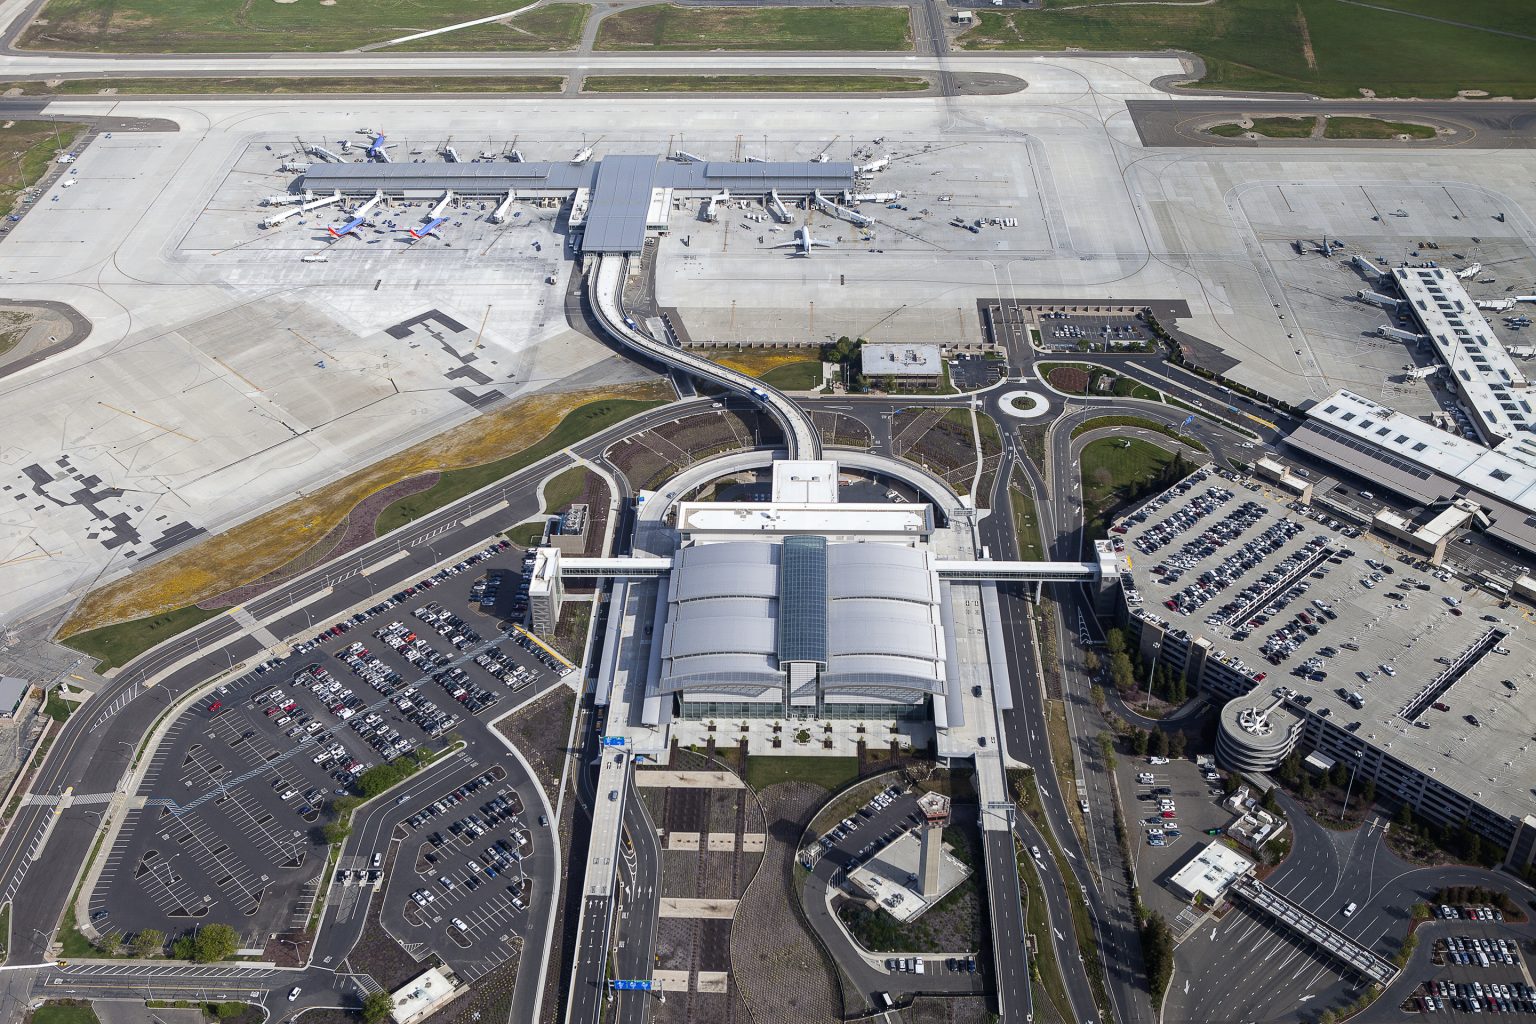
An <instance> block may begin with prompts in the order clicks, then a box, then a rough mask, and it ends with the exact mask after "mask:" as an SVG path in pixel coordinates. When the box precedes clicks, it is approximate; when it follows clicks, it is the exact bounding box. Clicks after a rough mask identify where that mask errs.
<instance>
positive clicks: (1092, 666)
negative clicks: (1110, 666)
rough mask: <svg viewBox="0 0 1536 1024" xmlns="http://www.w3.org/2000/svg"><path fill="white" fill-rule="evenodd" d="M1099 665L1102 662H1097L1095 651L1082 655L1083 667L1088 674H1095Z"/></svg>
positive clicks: (1097, 657) (1097, 654) (1097, 656)
mask: <svg viewBox="0 0 1536 1024" xmlns="http://www.w3.org/2000/svg"><path fill="white" fill-rule="evenodd" d="M1101 665H1103V662H1102V661H1100V660H1099V653H1098V652H1097V651H1089V652H1088V653H1087V654H1084V655H1083V667H1084V668H1086V669H1087V670H1088V671H1089V672H1097V671H1098V670H1099V668H1100V666H1101Z"/></svg>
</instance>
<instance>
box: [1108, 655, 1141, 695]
mask: <svg viewBox="0 0 1536 1024" xmlns="http://www.w3.org/2000/svg"><path fill="white" fill-rule="evenodd" d="M1109 678H1110V681H1111V682H1113V683H1114V684H1115V689H1117V690H1122V691H1124V690H1131V689H1134V688H1135V686H1136V670H1135V669H1134V668H1132V667H1131V656H1130V655H1129V654H1126V653H1125V652H1124V651H1119V652H1118V653H1115V654H1111V655H1110V656H1109Z"/></svg>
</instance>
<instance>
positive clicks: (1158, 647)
mask: <svg viewBox="0 0 1536 1024" xmlns="http://www.w3.org/2000/svg"><path fill="white" fill-rule="evenodd" d="M1162 649H1163V645H1162V643H1161V642H1160V641H1159V642H1154V643H1153V644H1152V668H1151V669H1149V670H1148V671H1147V696H1146V699H1145V700H1143V701H1142V702H1141V707H1142V710H1146V707H1147V705H1148V704H1151V703H1152V677H1153V676H1155V675H1156V674H1157V653H1158V652H1159V651H1161V650H1162Z"/></svg>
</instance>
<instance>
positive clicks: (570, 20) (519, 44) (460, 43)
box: [386, 4, 592, 52]
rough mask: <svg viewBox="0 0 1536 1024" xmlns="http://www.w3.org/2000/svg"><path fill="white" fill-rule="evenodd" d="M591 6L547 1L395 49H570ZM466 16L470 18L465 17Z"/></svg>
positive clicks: (392, 47) (401, 45) (590, 10)
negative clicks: (500, 18)
mask: <svg viewBox="0 0 1536 1024" xmlns="http://www.w3.org/2000/svg"><path fill="white" fill-rule="evenodd" d="M591 14H592V8H591V7H590V6H589V5H587V4H548V5H546V6H544V7H539V8H536V9H534V10H531V11H529V12H528V13H527V14H519V15H518V16H517V17H515V18H513V19H512V20H511V21H496V22H491V23H490V24H486V25H475V26H473V27H471V28H461V29H459V30H458V31H456V32H444V33H442V34H440V35H435V36H427V37H426V38H425V39H417V40H414V41H412V42H409V43H401V44H400V45H398V46H391V47H386V49H388V50H391V51H396V52H404V51H407V50H411V51H422V50H439V51H441V50H475V51H488V50H573V49H575V48H576V44H578V43H580V42H581V30H582V29H583V28H585V27H586V24H587V18H588V17H589V16H590V15H591ZM465 20H470V19H465Z"/></svg>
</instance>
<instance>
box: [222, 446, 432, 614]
mask: <svg viewBox="0 0 1536 1024" xmlns="http://www.w3.org/2000/svg"><path fill="white" fill-rule="evenodd" d="M435 483H437V474H436V473H423V474H422V475H421V476H418V477H412V478H411V479H409V480H402V481H400V482H399V483H397V484H391V485H390V486H388V487H386V488H384V489H383V490H382V491H378V492H376V493H374V494H370V495H369V496H368V497H366V498H364V499H363V500H362V501H361V502H359V503H358V505H357V507H356V508H354V509H353V510H352V511H351V512H349V513H347V517H346V518H345V519H343V520H342V521H341V522H339V523H337V524H336V525H335V526H334V527H332V528H331V531H330V532H329V533H327V534H326V535H325V536H324V537H322V538H320V540H318V541H317V542H315V543H314V544H313V545H311V546H310V548H309V550H307V551H305V552H304V553H303V554H302V555H300V556H299V557H297V558H295V559H294V560H293V561H291V562H289V563H287V564H286V565H284V566H282V567H281V568H279V569H277V570H276V571H274V572H270V573H268V574H267V575H265V576H263V577H262V578H261V579H259V580H257V581H256V582H254V583H249V584H247V585H246V586H243V587H236V588H235V589H234V590H226V591H225V592H224V593H222V594H219V595H217V596H214V597H210V598H208V599H207V600H206V601H199V602H198V603H197V606H198V607H199V608H206V609H208V610H209V611H216V610H219V609H223V608H228V607H230V606H231V605H238V604H245V603H246V602H247V601H250V600H252V599H253V598H256V597H259V596H260V595H262V594H264V593H266V592H267V591H268V590H271V589H272V588H273V587H275V586H277V585H279V584H281V583H284V582H286V581H287V580H291V579H293V578H294V577H296V576H302V575H303V574H304V573H306V572H308V571H309V570H311V569H313V568H314V567H315V566H317V565H319V564H321V563H322V562H328V561H330V560H331V559H333V558H340V557H341V556H342V555H344V554H346V553H347V552H349V551H353V550H355V549H357V548H360V547H362V546H363V545H364V544H367V543H368V542H369V541H371V540H374V539H375V538H374V532H373V521H374V520H375V519H377V518H378V516H379V513H380V512H382V511H384V509H386V508H388V507H389V506H390V505H391V504H392V503H394V502H395V501H396V500H397V499H399V498H405V497H409V496H410V495H412V494H420V493H421V492H422V491H425V490H426V489H428V488H429V487H431V486H432V485H433V484H435Z"/></svg>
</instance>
